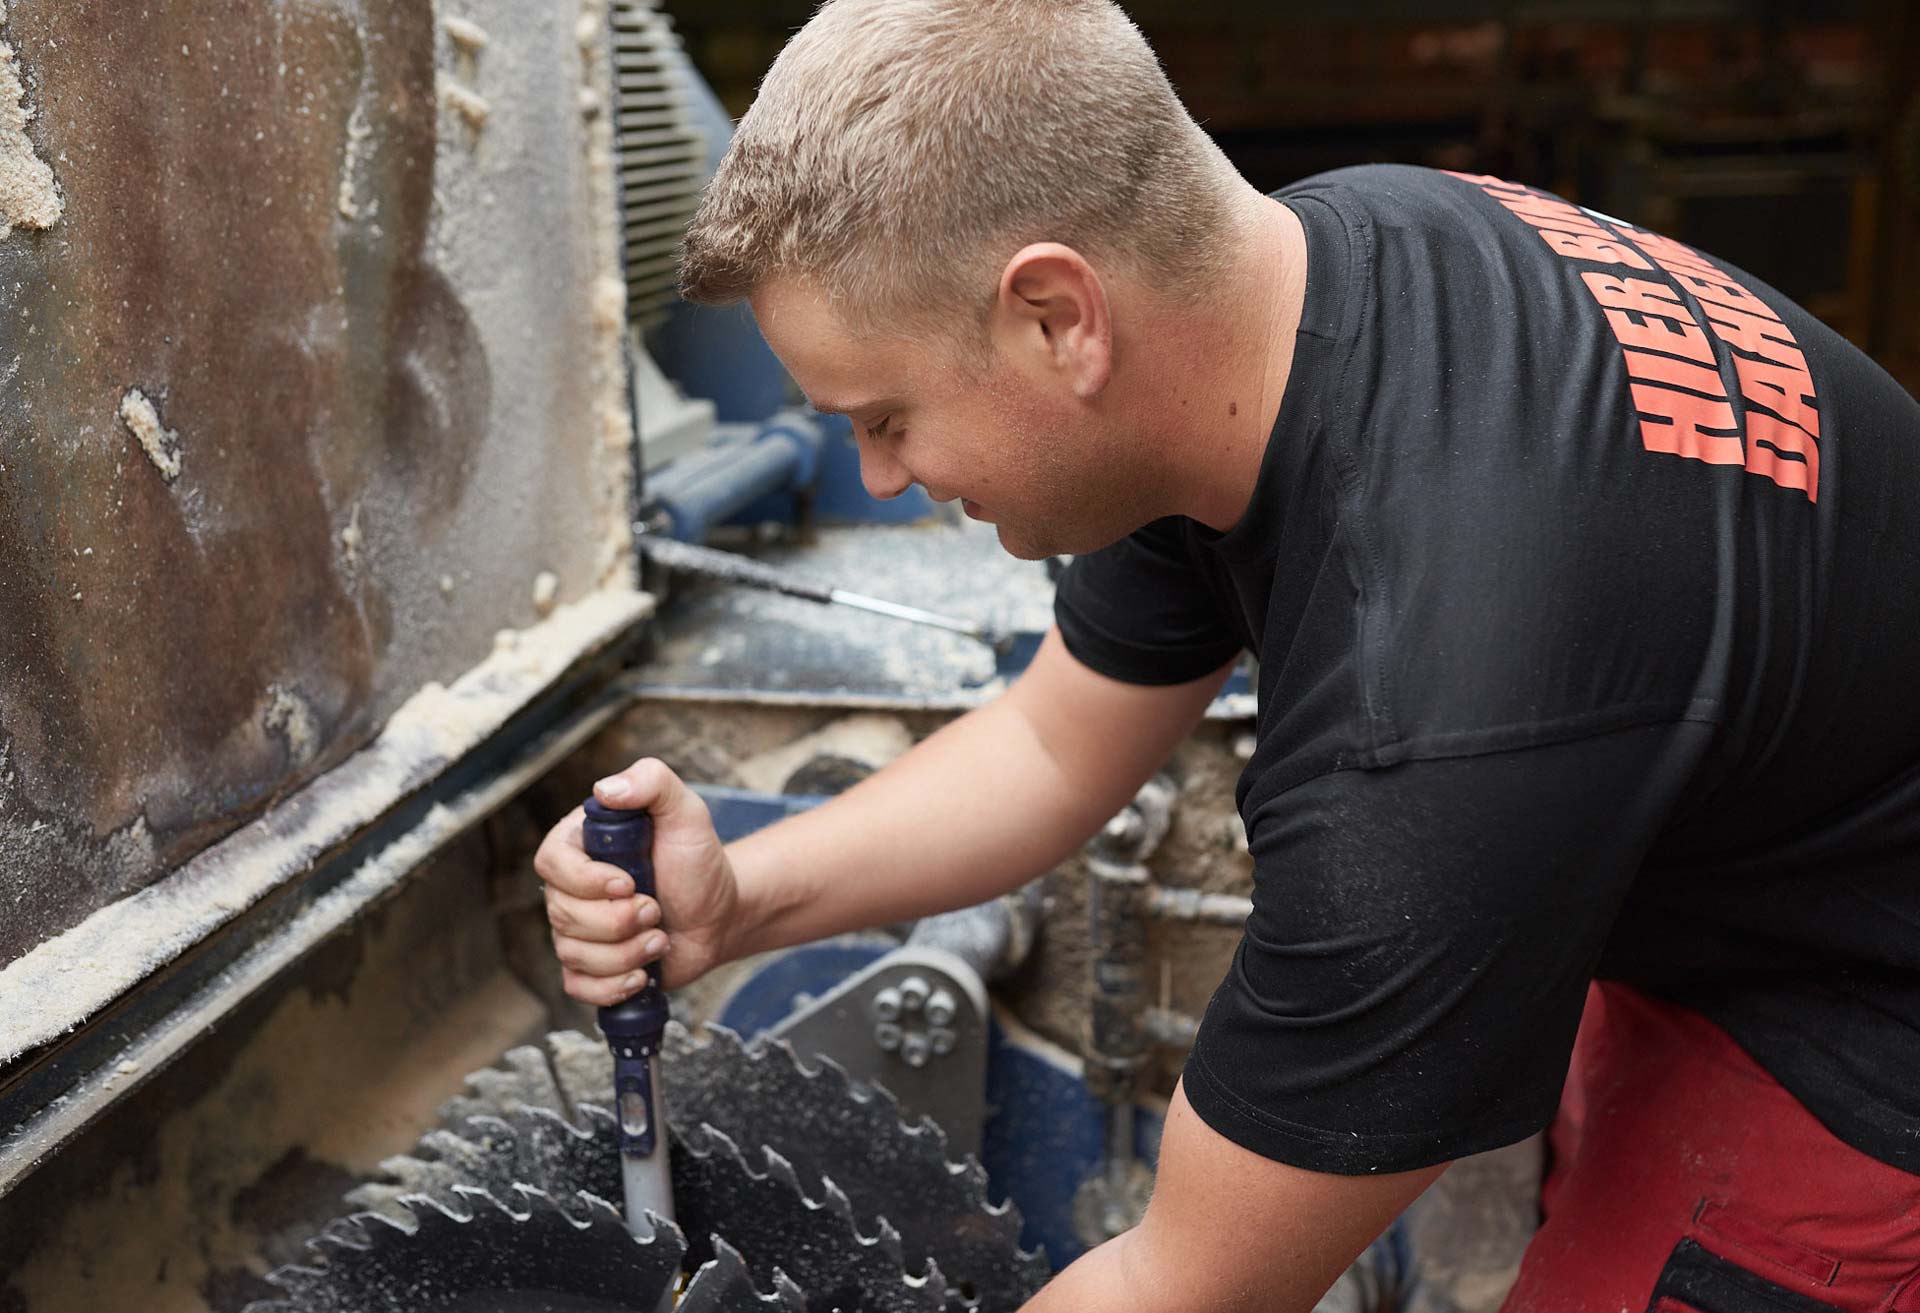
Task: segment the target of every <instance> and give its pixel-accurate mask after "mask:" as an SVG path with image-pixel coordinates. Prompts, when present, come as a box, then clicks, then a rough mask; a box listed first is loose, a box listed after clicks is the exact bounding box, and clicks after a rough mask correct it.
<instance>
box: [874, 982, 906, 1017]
mask: <svg viewBox="0 0 1920 1313" xmlns="http://www.w3.org/2000/svg"><path fill="white" fill-rule="evenodd" d="M873 1019H874V1020H875V1021H898V1020H899V1019H900V991H899V990H897V989H895V988H894V987H893V986H891V985H889V986H887V987H886V988H885V989H883V990H881V991H880V992H878V993H877V994H875V995H874V996H873Z"/></svg>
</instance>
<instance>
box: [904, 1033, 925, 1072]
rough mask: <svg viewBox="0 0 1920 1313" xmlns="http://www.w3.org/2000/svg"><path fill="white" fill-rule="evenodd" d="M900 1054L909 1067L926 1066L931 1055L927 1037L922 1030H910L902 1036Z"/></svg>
mask: <svg viewBox="0 0 1920 1313" xmlns="http://www.w3.org/2000/svg"><path fill="white" fill-rule="evenodd" d="M900 1056H901V1057H902V1058H903V1059H905V1060H906V1064H907V1065H908V1066H909V1067H924V1066H926V1065H927V1058H928V1057H929V1056H931V1055H930V1053H929V1051H928V1045H927V1037H926V1035H925V1034H923V1033H922V1032H920V1031H917V1030H910V1031H908V1032H907V1033H906V1034H905V1035H903V1036H901V1037H900Z"/></svg>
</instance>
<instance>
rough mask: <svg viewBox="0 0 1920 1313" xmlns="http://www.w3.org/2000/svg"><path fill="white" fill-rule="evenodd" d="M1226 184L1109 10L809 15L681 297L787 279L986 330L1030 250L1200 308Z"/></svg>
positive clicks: (985, 7)
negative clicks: (1070, 258)
mask: <svg viewBox="0 0 1920 1313" xmlns="http://www.w3.org/2000/svg"><path fill="white" fill-rule="evenodd" d="M1235 182H1236V175H1235V174H1234V172H1233V168H1232V166H1231V165H1230V164H1228V163H1227V160H1226V158H1225V156H1223V155H1222V154H1221V153H1220V150H1219V148H1218V147H1217V146H1216V145H1215V144H1214V143H1213V141H1212V139H1211V138H1210V137H1208V136H1207V134H1206V133H1204V132H1203V131H1201V129H1200V127H1199V125H1198V124H1196V123H1195V122H1194V121H1193V119H1192V117H1191V116H1189V115H1188V113H1187V111H1186V108H1185V107H1184V106H1183V105H1182V104H1181V103H1180V99H1179V97H1178V96H1177V95H1176V94H1175V93H1174V90H1173V87H1172V85H1171V84H1170V83H1169V82H1168V81H1167V77H1166V74H1165V73H1164V72H1163V71H1162V70H1161V67H1160V62H1159V60H1158V59H1157V58H1156V57H1155V55H1154V53H1153V50H1152V48H1151V47H1149V46H1148V44H1147V42H1146V38H1145V37H1143V36H1142V35H1141V34H1140V30H1139V28H1137V27H1135V26H1134V24H1133V22H1132V20H1131V19H1129V18H1128V17H1127V16H1126V15H1125V14H1124V13H1122V12H1121V10H1120V8H1119V7H1118V6H1117V5H1115V4H1113V3H1110V0H826V3H824V4H822V5H821V6H820V9H819V11H818V12H817V13H815V15H814V16H813V19H812V21H810V22H809V23H808V24H807V25H806V26H805V27H803V28H802V29H801V30H800V31H799V32H798V33H797V34H796V35H795V36H794V38H793V39H792V40H791V41H790V42H788V43H787V46H786V48H785V49H784V50H782V51H781V53H780V57H779V58H778V59H776V60H775V61H774V64H773V67H772V68H771V69H770V70H768V72H767V76H766V79H765V80H764V81H763V82H762V84H761V86H760V92H759V95H758V96H757V97H756V99H755V100H754V103H753V107H752V108H751V109H750V110H748V112H747V115H746V117H745V118H743V119H741V121H740V125H739V128H738V129H737V131H736V132H735V134H734V138H733V144H732V146H731V147H730V148H729V149H728V151H727V154H726V158H725V160H723V161H722V163H721V165H720V168H719V171H718V172H717V173H716V174H715V175H714V178H713V181H712V183H711V184H709V186H708V187H707V190H706V194H705V196H704V198H703V199H702V202H701V205H700V210H699V213H698V214H697V215H696V216H695V217H694V220H693V222H692V224H691V225H690V226H689V228H688V232H687V240H686V248H685V253H684V258H683V261H682V265H681V286H682V294H683V295H684V296H685V297H686V298H687V299H688V300H691V301H697V302H701V303H705V304H725V303H728V302H732V301H736V300H739V299H741V298H743V297H747V296H750V295H752V294H753V292H754V291H755V290H756V289H757V288H759V287H761V286H762V285H764V284H765V283H767V282H768V281H770V280H772V279H775V278H781V277H788V276H799V277H802V278H805V279H808V280H811V281H813V282H814V283H816V284H817V285H818V286H820V287H821V288H823V289H824V290H825V291H826V292H827V293H828V294H829V295H830V296H831V297H833V298H834V299H835V301H836V302H837V303H840V305H839V308H840V310H841V312H842V313H843V314H845V315H848V316H849V318H850V319H852V320H853V321H854V322H865V323H867V324H873V323H876V322H878V321H879V320H880V319H882V318H884V319H887V320H889V321H894V322H897V321H898V319H899V317H900V316H901V315H903V314H904V315H907V316H910V317H914V318H918V319H923V320H937V319H940V318H942V317H945V318H946V319H947V320H949V321H951V317H952V315H953V314H954V313H955V311H956V310H957V309H960V308H962V307H966V306H968V305H969V304H971V308H972V309H973V310H975V311H976V312H977V313H978V315H979V316H981V318H982V319H984V315H985V312H986V309H987V308H988V307H989V306H990V305H991V304H992V294H993V290H994V289H995V288H996V287H997V285H998V282H997V280H998V275H999V272H1000V269H1001V268H1002V266H1003V265H1004V263H1005V261H1006V260H1007V259H1008V258H1009V257H1011V256H1012V255H1013V254H1014V253H1015V252H1016V251H1018V250H1019V249H1020V248H1021V247H1023V246H1025V245H1028V244H1029V243H1032V242H1038V241H1057V242H1063V243H1065V244H1067V245H1069V246H1072V247H1074V248H1075V249H1076V250H1079V251H1081V252H1082V253H1083V254H1085V255H1087V256H1088V257H1089V258H1096V257H1104V258H1107V259H1111V260H1117V261H1120V262H1122V263H1124V264H1127V265H1129V266H1131V267H1132V268H1133V269H1134V270H1135V271H1136V272H1138V273H1140V274H1142V275H1145V276H1147V277H1150V278H1151V279H1152V280H1153V281H1154V284H1155V285H1156V286H1158V287H1160V288H1163V289H1168V290H1172V291H1179V290H1183V289H1187V290H1192V291H1194V292H1196V293H1197V292H1199V291H1201V290H1204V289H1205V287H1206V286H1207V285H1208V284H1209V283H1210V282H1211V281H1212V276H1213V275H1214V274H1215V273H1216V272H1217V270H1218V268H1219V266H1220V264H1221V262H1222V258H1223V256H1224V253H1225V248H1226V245H1227V229H1228V227H1229V224H1230V215H1231V212H1232V197H1233V194H1234V192H1233V187H1234V184H1235Z"/></svg>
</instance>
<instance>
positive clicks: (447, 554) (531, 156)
mask: <svg viewBox="0 0 1920 1313" xmlns="http://www.w3.org/2000/svg"><path fill="white" fill-rule="evenodd" d="M460 9H461V13H462V16H463V17H464V18H465V19H466V20H467V21H468V23H469V25H470V26H469V27H466V28H459V29H457V31H458V34H459V35H460V36H461V37H462V38H463V39H462V40H460V41H456V40H454V37H453V36H452V35H450V34H449V32H448V31H447V30H443V29H442V28H441V26H439V25H438V24H437V23H436V18H435V12H434V7H433V6H429V5H427V4H423V3H416V2H414V0H308V2H306V3H292V2H290V0H282V2H279V3H253V2H251V0H248V2H244V3H243V2H241V0H227V2H223V3H205V2H204V0H143V3H141V4H137V5H134V4H123V3H119V2H118V0H13V3H10V4H8V5H7V6H6V7H5V11H4V27H3V28H0V37H4V39H5V41H6V43H7V44H8V45H10V46H11V47H12V49H13V52H14V60H15V63H16V64H17V67H18V70H19V72H20V74H21V76H22V79H23V81H24V83H25V86H26V89H27V96H28V102H29V104H30V105H31V106H32V108H33V109H34V117H33V118H32V119H31V120H30V122H29V125H28V133H29V136H30V137H31V138H32V141H33V144H34V146H35V148H36V150H37V153H38V155H39V157H40V158H41V159H42V160H44V161H46V162H47V163H48V164H49V165H50V166H51V168H52V170H53V173H54V176H55V179H56V181H57V185H58V187H59V190H60V194H61V197H62V200H63V202H64V208H63V213H62V214H61V217H60V218H59V219H58V220H57V221H56V222H54V223H53V224H52V225H51V226H50V227H48V228H46V229H45V230H43V231H33V230H29V229H23V228H22V229H15V230H14V231H12V232H11V233H10V234H9V235H7V236H5V237H4V238H0V562H4V569H0V964H4V963H6V962H8V961H10V960H12V959H14V958H16V957H18V956H19V955H20V954H21V953H23V952H24V951H25V950H26V949H27V948H29V947H30V946H31V945H33V944H34V943H35V942H37V941H39V940H41V939H44V938H46V937H48V936H49V935H51V934H54V933H56V932H58V931H60V930H63V929H65V928H67V927H69V926H72V925H74V924H76V923H77V922H78V921H80V920H81V919H83V918H84V917H85V916H86V915H87V914H88V913H90V912H91V911H93V910H95V909H97V908H98V907H100V906H102V905H104V904H106V903H108V902H110V901H112V900H113V899H115V898H117V897H119V896H121V895H122V894H124V893H127V892H129V891H131V890H133V889H137V888H139V887H141V886H143V885H145V884H148V883H150V882H152V881H153V880H154V879H155V878H156V877H158V876H159V875H160V874H162V873H164V872H165V871H166V870H168V869H169V868H171V867H172V866H174V865H176V864H177V863H179V862H180V861H181V860H182V859H184V858H185V857H187V856H190V855H191V854H193V853H194V852H196V851H198V850H199V849H200V848H202V847H204V846H205V845H206V844H207V843H209V842H210V841H212V840H213V839H215V838H217V837H219V836H220V835H221V834H223V833H225V832H227V831H229V830H231V829H233V828H234V827H235V826H236V825H238V824H240V823H241V822H243V821H245V820H246V819H248V818H249V817H251V816H252V815H255V814H257V813H258V812H259V811H260V810H262V809H263V808H264V807H265V806H267V805H268V804H270V803H271V802H272V801H273V800H274V799H275V798H277V797H279V796H280V795H282V794H284V793H286V792H287V791H289V790H290V789H291V788H293V787H295V786H297V785H298V784H299V783H300V782H302V781H304V780H306V779H308V778H310V777H312V776H313V775H315V774H317V773H318V772H320V771H321V770H324V769H325V768H327V767H329V766H330V765H332V764H334V763H335V762H337V761H338V760H340V759H341V758H342V757H344V756H345V755H346V754H347V753H349V752H350V751H352V750H353V749H354V748H356V747H358V746H359V745H360V744H362V743H363V742H365V741H366V740H367V738H368V737H369V736H370V735H371V733H372V732H373V731H374V730H375V729H376V728H377V727H378V726H379V724H380V723H381V722H382V720H383V719H384V718H385V717H386V715H387V714H388V713H390V712H391V711H392V710H393V709H394V708H395V707H396V706H398V704H399V703H400V702H402V701H403V700H404V699H405V698H406V697H407V696H408V695H409V694H411V693H412V692H413V691H414V690H416V689H417V688H419V687H420V686H421V685H422V684H423V683H425V682H426V681H428V680H430V679H439V680H447V679H450V678H451V677H452V676H453V675H455V674H457V673H459V672H460V671H462V670H464V669H466V668H467V667H469V666H471V665H473V664H474V663H475V662H476V661H477V660H479V659H480V658H481V657H483V656H484V655H485V654H486V653H487V651H488V650H489V647H490V644H491V640H492V635H493V634H494V632H495V631H496V630H498V629H500V628H502V627H503V626H509V625H525V624H527V623H530V622H531V621H532V620H533V619H534V618H535V609H534V608H535V601H534V596H535V592H536V589H535V587H534V579H535V576H536V574H538V573H541V572H550V573H551V574H553V575H554V577H555V582H556V583H557V585H558V587H557V593H558V595H559V596H560V597H563V598H565V597H572V596H577V595H578V594H580V593H581V592H583V591H585V590H586V589H588V588H589V587H591V586H592V585H593V584H594V583H595V582H596V581H597V580H599V579H600V578H602V577H603V576H605V575H606V574H607V572H608V571H609V569H610V568H612V566H613V561H614V552H613V551H612V549H611V548H610V546H609V543H610V542H611V534H610V532H608V531H603V528H602V525H601V512H602V510H603V509H604V508H605V507H606V506H608V505H612V506H617V505H619V504H620V502H621V500H622V499H623V498H624V490H623V489H619V488H617V487H616V489H615V491H616V492H617V493H618V494H619V495H618V496H617V497H612V498H608V497H605V496H602V495H598V494H597V493H596V490H597V489H603V488H605V487H607V486H608V485H618V483H619V481H620V479H621V477H622V476H621V473H620V471H621V469H622V459H621V457H620V455H619V454H618V452H617V450H610V447H612V446H613V444H612V443H610V441H609V438H610V436H612V437H617V429H618V422H617V420H618V415H617V409H616V408H615V401H617V398H618V397H619V395H620V388H619V380H618V377H617V370H615V369H611V368H609V366H608V360H609V358H610V357H609V353H608V344H609V342H610V341H611V342H612V343H613V345H614V351H615V355H614V356H613V357H612V359H615V360H617V342H618V337H617V334H618V332H619V317H620V312H619V299H618V294H617V287H618V283H617V281H612V280H611V271H612V270H613V269H614V264H613V259H614V255H613V244H612V241H613V235H612V227H611V225H612V216H611V211H610V205H607V204H606V202H607V201H608V198H609V196H610V193H609V192H608V191H607V189H606V186H605V184H604V181H603V180H602V179H601V178H599V177H598V176H597V175H596V169H597V170H598V171H599V173H601V174H604V173H605V171H606V168H607V160H606V157H605V153H604V150H605V147H604V139H602V142H601V144H600V146H599V151H600V154H599V156H598V158H597V159H593V158H592V155H593V151H594V149H595V147H594V143H593V141H592V139H591V136H590V129H591V128H592V126H593V124H594V115H596V114H597V113H599V112H600V109H601V107H602V106H603V105H604V97H603V96H602V97H601V98H600V99H598V100H595V99H593V98H591V97H589V96H588V95H586V94H585V93H587V92H588V90H589V88H588V87H586V86H585V85H583V76H584V74H583V70H584V69H586V68H588V67H589V66H590V65H589V63H588V61H587V60H585V59H583V54H582V47H581V44H580V39H579V35H578V33H577V32H576V28H579V27H581V26H582V23H581V20H582V16H583V10H582V8H581V7H579V6H575V5H568V4H549V5H519V4H515V3H512V0H472V2H471V3H466V4H463V5H461V6H460ZM584 12H585V14H586V17H587V19H588V22H587V23H586V24H585V25H584V30H585V31H586V32H587V33H588V34H590V35H595V36H597V35H598V31H597V28H596V27H595V26H594V22H593V19H594V18H595V16H596V14H597V8H596V7H595V6H594V5H591V4H589V5H588V6H586V8H585V10H584ZM475 31H478V32H480V33H481V34H482V36H483V38H484V39H483V40H482V41H481V42H479V43H476V42H475V41H474V40H473V32H475ZM595 94H596V95H598V94H599V93H598V92H596V93H595ZM596 207H601V208H605V209H607V211H608V212H607V213H606V214H604V215H602V214H600V213H599V212H598V211H597V209H596ZM610 286H611V288H612V289H614V290H613V291H612V292H611V293H610V292H609V287H610ZM609 301H610V304H609ZM610 335H612V336H610ZM136 391H137V393H138V394H139V395H140V396H142V397H145V398H146V399H148V400H149V401H150V402H151V403H152V405H153V407H154V410H155V415H156V417H157V420H158V423H159V426H160V429H161V430H164V431H162V432H156V431H154V429H153V428H152V426H151V425H145V426H144V427H145V428H146V430H147V431H146V433H145V439H146V440H145V442H144V443H143V441H142V434H141V432H140V430H141V429H142V427H143V425H142V422H141V419H140V407H139V404H138V402H137V400H135V399H134V398H133V393H134V392H136ZM610 398H612V399H615V400H614V401H610V400H609V399H610ZM123 406H124V408H125V410H126V414H127V416H128V417H125V418H123V413H122V412H123ZM175 460H177V462H178V465H177V473H174V472H173V471H174V464H173V463H174V461H175ZM170 475H171V477H170ZM615 518H617V517H608V521H609V523H611V521H612V520H613V519H615Z"/></svg>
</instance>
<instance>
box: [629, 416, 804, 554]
mask: <svg viewBox="0 0 1920 1313" xmlns="http://www.w3.org/2000/svg"><path fill="white" fill-rule="evenodd" d="M820 447H821V434H820V428H819V426H818V425H817V424H816V423H815V422H814V421H813V420H811V419H809V418H808V417H807V416H805V415H803V414H801V413H800V412H798V411H786V412H782V413H781V414H780V415H779V416H777V417H776V418H774V419H772V420H769V421H768V422H767V423H765V424H762V425H759V426H757V427H739V428H729V429H727V430H723V431H722V432H721V433H720V434H719V435H718V437H717V438H716V440H715V442H714V443H713V444H712V445H711V446H708V447H706V448H704V449H703V450H700V451H696V452H691V453H689V454H687V455H685V456H682V457H681V458H680V459H679V460H676V461H674V462H672V463H671V464H669V465H666V466H664V467H662V468H661V469H659V470H657V471H655V472H654V474H653V475H652V476H651V477H650V478H649V479H648V482H647V508H648V510H649V511H650V512H654V513H660V514H664V515H665V516H666V517H667V520H668V522H669V527H668V530H667V532H668V533H669V534H670V535H671V536H673V537H675V538H678V539H680V540H681V541H682V542H699V541H700V540H701V539H703V538H705V537H706V536H707V533H708V532H709V531H710V530H711V529H712V528H713V527H714V526H715V525H718V524H724V523H726V522H727V521H729V520H731V519H734V518H735V517H737V516H738V515H740V513H741V512H742V511H743V510H745V509H746V508H747V507H749V506H751V505H753V503H755V502H756V501H759V500H760V499H762V498H764V497H768V496H772V495H775V494H779V493H789V492H793V491H796V490H799V489H803V488H805V487H807V485H809V484H811V483H812V482H813V481H814V478H815V476H816V475H817V474H818V473H819V469H820Z"/></svg>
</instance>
